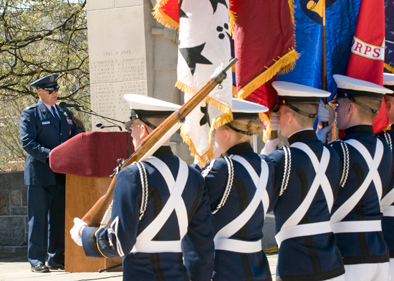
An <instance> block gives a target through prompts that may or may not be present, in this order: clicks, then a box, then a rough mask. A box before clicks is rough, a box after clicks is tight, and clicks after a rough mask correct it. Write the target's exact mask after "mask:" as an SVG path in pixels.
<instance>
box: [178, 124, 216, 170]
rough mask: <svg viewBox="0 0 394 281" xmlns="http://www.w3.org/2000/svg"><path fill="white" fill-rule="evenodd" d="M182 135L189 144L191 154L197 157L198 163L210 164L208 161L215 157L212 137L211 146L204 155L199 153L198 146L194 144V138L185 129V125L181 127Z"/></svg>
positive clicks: (210, 139)
mask: <svg viewBox="0 0 394 281" xmlns="http://www.w3.org/2000/svg"><path fill="white" fill-rule="evenodd" d="M181 137H182V139H183V142H184V143H186V144H187V145H188V146H189V150H190V155H191V156H193V157H194V158H196V160H197V162H198V163H201V164H202V166H205V165H206V164H208V162H209V161H210V160H211V159H213V148H212V138H211V137H209V143H210V148H209V150H208V151H207V152H205V153H204V154H203V155H200V154H198V152H197V149H196V147H195V146H194V143H193V141H192V139H191V138H190V137H189V135H188V134H187V132H186V131H185V129H184V127H183V126H182V127H181Z"/></svg>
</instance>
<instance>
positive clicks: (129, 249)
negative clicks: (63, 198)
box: [70, 95, 214, 281]
mask: <svg viewBox="0 0 394 281" xmlns="http://www.w3.org/2000/svg"><path fill="white" fill-rule="evenodd" d="M125 98H126V100H127V101H128V102H129V103H130V105H131V108H132V110H131V112H132V114H131V118H130V122H129V124H130V129H131V136H132V138H133V145H134V147H138V146H139V145H140V144H141V141H142V140H144V139H145V138H146V137H147V136H148V135H149V134H150V133H151V132H152V131H153V129H154V128H156V126H158V125H160V123H161V122H162V121H163V120H164V118H166V117H168V116H169V115H170V114H172V113H173V112H174V111H176V110H178V109H179V108H180V106H178V105H175V104H172V103H167V102H164V101H161V100H157V99H154V98H150V97H145V96H141V95H126V96H125ZM168 144H169V141H167V142H166V143H165V145H163V146H161V147H160V148H159V149H158V150H157V151H156V152H155V153H154V154H153V156H152V157H149V158H148V159H146V160H144V161H141V162H137V163H134V164H132V165H130V166H128V167H125V168H123V169H122V170H121V171H120V173H119V174H118V177H117V182H116V186H115V192H114V197H113V205H112V215H111V223H110V225H109V226H108V227H105V228H95V227H89V226H86V224H85V223H84V222H83V221H81V220H79V219H77V218H76V219H75V220H74V222H75V225H74V227H73V228H72V230H71V231H70V232H71V236H72V238H73V239H74V241H75V242H76V243H77V244H79V245H82V246H83V249H84V251H85V254H86V255H87V256H92V257H113V256H121V257H123V280H141V281H142V280H143V281H145V280H182V281H184V280H210V279H211V276H212V270H213V258H214V256H213V255H214V246H213V231H212V224H211V212H210V210H209V200H208V194H207V190H206V185H205V183H204V179H203V178H202V176H201V174H200V173H199V172H198V171H197V170H196V169H194V168H192V167H190V166H188V165H187V164H186V163H185V162H184V161H182V160H181V159H179V158H178V157H176V156H174V155H173V153H172V152H171V148H170V146H169V145H168ZM80 234H82V235H81V236H82V238H81V236H80Z"/></svg>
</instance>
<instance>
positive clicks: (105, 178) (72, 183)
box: [49, 132, 134, 272]
mask: <svg viewBox="0 0 394 281" xmlns="http://www.w3.org/2000/svg"><path fill="white" fill-rule="evenodd" d="M129 143H130V153H133V152H134V148H133V145H132V144H131V137H130V140H129ZM119 158H127V133H126V132H90V133H84V134H79V135H77V136H75V137H74V138H72V139H70V140H68V141H67V142H65V143H63V144H62V145H60V146H58V147H56V148H55V149H53V150H52V151H51V153H50V156H49V160H50V166H51V168H52V170H53V171H55V172H57V173H63V174H66V210H65V248H64V251H65V261H64V263H65V271H66V272H95V271H98V270H100V269H104V268H107V267H110V266H113V265H117V264H121V263H122V258H121V257H115V258H108V259H107V258H92V257H86V256H85V253H84V251H83V248H82V247H80V246H78V245H77V244H75V242H74V241H73V240H72V238H71V235H70V229H71V228H72V227H73V226H74V221H73V220H74V218H75V217H78V218H82V217H83V216H84V215H85V214H86V213H87V211H89V210H90V208H91V207H92V206H93V205H94V204H95V203H96V202H97V200H98V199H99V198H100V197H101V196H102V195H104V194H105V192H106V191H107V189H108V187H109V184H110V182H111V178H110V177H109V175H110V174H112V172H113V169H114V168H115V167H116V166H117V162H116V160H117V159H119ZM114 270H117V271H118V270H122V267H117V268H115V269H114Z"/></svg>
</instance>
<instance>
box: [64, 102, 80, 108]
mask: <svg viewBox="0 0 394 281" xmlns="http://www.w3.org/2000/svg"><path fill="white" fill-rule="evenodd" d="M59 106H60V107H61V108H66V107H75V108H77V109H78V108H80V107H83V105H79V104H72V103H65V102H64V101H62V102H61V103H59Z"/></svg>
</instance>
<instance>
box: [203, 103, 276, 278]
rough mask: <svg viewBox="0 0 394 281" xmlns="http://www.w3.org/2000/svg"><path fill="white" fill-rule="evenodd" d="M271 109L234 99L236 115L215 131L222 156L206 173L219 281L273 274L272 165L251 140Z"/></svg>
mask: <svg viewBox="0 0 394 281" xmlns="http://www.w3.org/2000/svg"><path fill="white" fill-rule="evenodd" d="M267 110H268V109H267V108H266V107H264V106H261V105H258V104H255V103H251V102H248V101H243V100H238V99H233V101H232V112H233V117H234V120H233V121H231V122H230V123H227V124H225V125H223V126H221V127H219V128H218V129H216V130H215V133H214V135H213V137H214V139H215V145H216V149H217V150H218V152H219V153H222V156H221V157H220V158H218V159H215V160H212V161H211V162H210V163H208V165H207V166H206V168H205V169H204V170H203V176H204V178H205V183H206V184H207V187H208V194H209V201H210V206H211V211H212V213H213V219H212V221H213V228H214V233H215V238H214V242H215V268H214V275H213V280H215V281H216V280H217V281H231V280H249V281H252V280H271V272H270V268H269V264H268V260H267V257H266V255H265V254H264V252H263V249H262V238H263V224H264V218H265V215H266V213H267V210H268V205H269V195H268V193H269V192H270V188H271V181H272V173H273V170H272V167H271V168H270V166H269V164H268V163H267V162H266V161H264V160H262V159H260V157H259V155H258V154H256V153H254V152H253V149H252V146H251V141H252V138H253V135H255V134H260V133H261V132H262V131H263V128H264V125H263V123H262V122H261V120H260V119H259V115H258V113H259V112H266V111H267Z"/></svg>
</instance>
